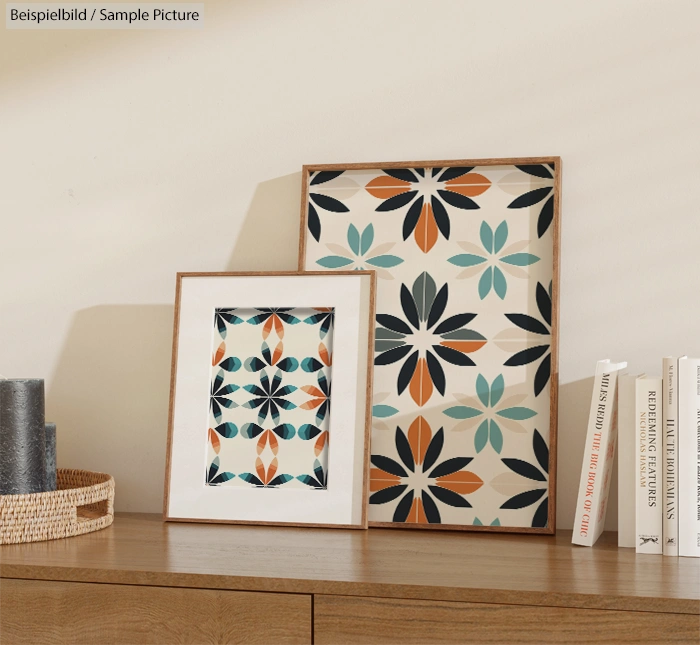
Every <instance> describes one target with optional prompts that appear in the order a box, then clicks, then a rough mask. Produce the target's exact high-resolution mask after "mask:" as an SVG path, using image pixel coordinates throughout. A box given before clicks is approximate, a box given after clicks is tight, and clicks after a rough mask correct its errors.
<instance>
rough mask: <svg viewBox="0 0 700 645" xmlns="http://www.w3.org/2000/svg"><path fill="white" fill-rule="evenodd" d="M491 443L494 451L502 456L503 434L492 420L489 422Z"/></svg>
mask: <svg viewBox="0 0 700 645" xmlns="http://www.w3.org/2000/svg"><path fill="white" fill-rule="evenodd" d="M489 442H490V443H491V446H492V447H493V449H494V450H495V451H496V452H497V453H498V454H499V455H500V454H501V450H503V433H502V432H501V429H500V428H499V427H498V424H497V423H496V422H495V421H493V420H491V421H489Z"/></svg>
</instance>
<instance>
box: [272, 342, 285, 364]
mask: <svg viewBox="0 0 700 645" xmlns="http://www.w3.org/2000/svg"><path fill="white" fill-rule="evenodd" d="M283 351H284V345H283V344H282V341H280V342H279V343H277V347H275V351H274V353H273V354H272V364H273V365H276V364H277V361H278V360H279V359H280V357H281V356H282V352H283Z"/></svg>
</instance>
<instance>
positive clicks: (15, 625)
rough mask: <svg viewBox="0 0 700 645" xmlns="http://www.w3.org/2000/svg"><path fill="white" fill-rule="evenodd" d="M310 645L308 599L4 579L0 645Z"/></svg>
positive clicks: (212, 591)
mask: <svg viewBox="0 0 700 645" xmlns="http://www.w3.org/2000/svg"><path fill="white" fill-rule="evenodd" d="M24 643H27V644H29V643H46V644H47V645H53V644H59V643H60V644H63V643H66V644H68V643H71V644H73V643H74V644H76V645H78V644H81V643H86V644H89V645H92V644H94V643H100V644H105V645H107V644H112V643H114V644H116V643H125V644H126V643H128V644H129V645H141V644H144V645H145V644H148V645H151V644H152V645H157V644H161V643H162V644H163V645H170V644H174V643H193V644H194V643H196V644H200V643H222V644H223V643H245V644H251V645H252V644H254V643H290V644H291V643H295V644H296V643H299V644H301V643H311V597H310V596H302V595H293V594H286V595H280V594H265V593H246V592H238V591H214V590H205V589H178V588H168V587H134V586H129V585H100V584H89V583H80V582H44V581H33V580H3V581H2V585H1V586H0V644H2V645H10V644H12V645H23V644H24Z"/></svg>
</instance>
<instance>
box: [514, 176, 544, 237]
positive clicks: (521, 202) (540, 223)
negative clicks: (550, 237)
mask: <svg viewBox="0 0 700 645" xmlns="http://www.w3.org/2000/svg"><path fill="white" fill-rule="evenodd" d="M516 168H518V169H519V170H522V171H523V172H524V173H527V174H528V175H532V176H533V177H540V178H542V179H554V164H553V163H549V164H547V165H539V164H533V165H527V166H516ZM553 193H554V186H553V185H552V186H543V187H542V188H535V189H534V190H531V191H529V192H527V193H524V194H522V195H520V197H517V198H516V199H514V200H513V201H512V202H511V203H510V204H508V208H527V207H528V206H534V205H535V204H539V203H540V202H542V201H544V200H546V201H544V205H543V206H542V209H541V210H540V214H539V217H538V218H537V236H538V237H542V236H543V235H544V234H545V233H546V232H547V229H548V228H549V225H550V224H551V223H552V220H553V219H554V194H553Z"/></svg>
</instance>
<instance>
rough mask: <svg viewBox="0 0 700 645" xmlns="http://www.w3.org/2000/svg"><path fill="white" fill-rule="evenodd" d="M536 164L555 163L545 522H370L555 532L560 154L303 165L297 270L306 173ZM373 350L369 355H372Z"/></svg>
mask: <svg viewBox="0 0 700 645" xmlns="http://www.w3.org/2000/svg"><path fill="white" fill-rule="evenodd" d="M533 164H534V165H539V164H552V165H553V166H554V215H553V221H552V246H553V249H552V263H553V266H552V324H551V339H552V340H551V346H550V353H551V368H550V369H551V376H550V397H549V411H550V414H549V419H550V422H549V468H548V476H549V477H548V480H549V481H548V492H547V495H548V498H547V516H548V523H547V526H546V527H544V528H532V527H513V526H475V525H462V524H418V523H417V524H406V523H397V522H369V526H371V527H375V528H388V529H393V528H397V529H411V530H413V529H423V530H429V531H435V530H442V531H468V532H474V533H524V534H539V535H542V534H546V535H554V534H555V533H556V506H557V504H556V500H557V486H556V482H557V478H556V474H557V421H558V416H559V414H558V405H559V277H560V265H561V259H560V256H561V176H562V162H561V157H508V158H503V159H495V158H488V159H449V160H444V159H441V160H432V161H395V162H394V161H380V162H373V163H372V162H370V163H346V164H342V163H340V164H337V163H336V164H308V165H304V166H303V167H302V172H301V177H302V180H301V181H302V186H301V216H300V232H299V262H298V268H299V271H303V270H304V267H305V265H306V236H307V233H308V231H307V215H308V195H309V175H310V174H311V173H313V172H318V171H341V170H390V169H398V168H436V167H477V166H510V165H533ZM373 355H374V354H373V352H372V353H370V356H373Z"/></svg>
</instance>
